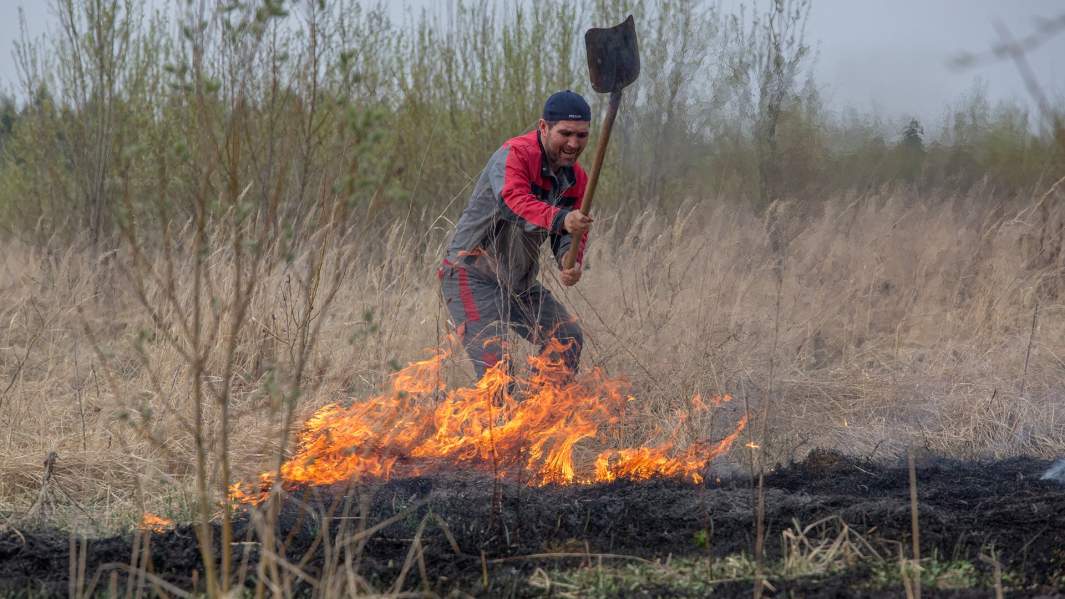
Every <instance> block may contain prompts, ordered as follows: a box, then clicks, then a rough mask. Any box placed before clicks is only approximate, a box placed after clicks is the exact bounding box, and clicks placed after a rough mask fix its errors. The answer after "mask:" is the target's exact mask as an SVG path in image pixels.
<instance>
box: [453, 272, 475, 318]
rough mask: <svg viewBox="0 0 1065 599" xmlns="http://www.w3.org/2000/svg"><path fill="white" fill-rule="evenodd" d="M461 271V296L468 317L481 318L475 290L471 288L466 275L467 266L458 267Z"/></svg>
mask: <svg viewBox="0 0 1065 599" xmlns="http://www.w3.org/2000/svg"><path fill="white" fill-rule="evenodd" d="M455 270H457V271H459V297H461V298H462V307H463V309H465V310H466V318H467V319H469V320H480V319H481V313H480V312H478V311H477V302H475V301H473V291H471V290H470V279H469V278H468V277H467V276H466V269H465V268H456V269H455Z"/></svg>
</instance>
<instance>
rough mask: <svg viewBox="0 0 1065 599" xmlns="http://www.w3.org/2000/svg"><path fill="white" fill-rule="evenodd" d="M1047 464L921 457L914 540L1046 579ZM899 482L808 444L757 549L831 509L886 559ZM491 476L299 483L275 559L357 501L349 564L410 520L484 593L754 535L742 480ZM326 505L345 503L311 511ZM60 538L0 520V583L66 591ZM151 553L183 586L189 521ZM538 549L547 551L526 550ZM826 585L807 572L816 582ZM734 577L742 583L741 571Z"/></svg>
mask: <svg viewBox="0 0 1065 599" xmlns="http://www.w3.org/2000/svg"><path fill="white" fill-rule="evenodd" d="M1046 466H1047V463H1046V462H1043V461H1038V460H1033V459H1026V458H1019V459H1013V460H1009V461H1003V462H993V463H975V462H959V461H952V460H942V459H936V460H928V461H926V462H925V463H923V464H921V465H920V466H919V469H918V487H919V499H920V532H921V545H922V548H923V551H924V554H925V555H933V554H937V555H938V556H940V557H941V558H946V559H960V560H971V561H973V562H977V561H978V555H979V554H980V552H981V551H986V550H988V549H989V548H990V547H992V546H993V547H994V548H995V550H996V551H997V553H998V555H999V556H1000V559H1001V561H1002V562H1003V564H1004V566H1005V567H1006V568H1007V569H1008V570H1009V571H1010V572H1011V573H1013V575H1014V576H1017V577H1020V579H1021V580H1018V581H1017V582H1016V583H1015V584H1017V585H1018V586H1023V587H1027V588H1043V589H1050V588H1053V587H1054V586H1055V585H1056V584H1059V583H1061V582H1062V581H1063V580H1065V488H1062V487H1061V486H1060V485H1058V484H1056V483H1052V482H1047V481H1041V480H1039V475H1040V474H1041V473H1042V471H1043V470H1044V469H1045V468H1046ZM908 489H909V487H908V480H907V471H906V469H905V468H904V467H902V466H884V465H873V464H869V463H865V462H861V461H858V460H855V459H852V458H845V457H842V456H839V455H837V454H832V453H825V452H816V453H814V454H811V456H810V457H809V458H808V459H807V460H805V461H804V462H802V463H799V464H795V465H792V466H789V467H786V468H782V469H779V470H778V471H777V472H775V473H773V474H771V475H770V476H769V477H768V478H767V480H766V506H767V512H766V517H767V524H768V530H769V536H768V539H769V542H767V544H766V545H767V549H768V550H769V552H770V556H769V557H770V558H771V559H773V558H778V557H779V554H780V551H781V549H780V543H779V542H778V540H779V539H780V537H781V533H782V531H783V530H785V529H788V528H790V527H792V526H793V525H794V524H795V522H798V523H800V524H802V525H807V524H810V523H813V522H815V521H817V520H820V519H822V518H826V517H830V516H838V517H839V518H841V519H842V520H843V521H844V522H846V523H847V524H848V525H849V526H850V528H851V529H852V530H854V531H855V532H857V533H858V534H860V535H862V537H863V538H864V539H866V540H868V541H869V543H870V545H871V546H872V548H875V550H876V551H877V552H878V553H880V554H881V555H882V556H884V557H885V558H886V559H897V557H898V555H899V550H900V545H899V543H902V547H908V544H909V535H910V533H909V531H910V512H909V509H910V506H909V496H908ZM496 491H497V486H496V485H495V483H493V481H491V480H486V479H484V478H481V477H465V476H454V477H447V478H444V477H433V478H415V479H404V480H396V481H390V482H383V483H376V484H373V485H363V486H361V487H359V488H357V489H348V490H345V489H340V488H314V489H306V490H304V491H303V492H302V497H301V501H299V502H297V501H289V502H287V503H286V505H285V506H284V508H283V510H282V517H281V518H280V522H279V529H280V530H279V533H280V534H281V535H282V537H281V538H287V539H288V544H287V545H286V552H287V554H288V556H289V558H290V559H292V560H294V561H300V560H304V561H303V565H302V567H303V569H304V571H306V572H307V573H308V574H310V575H312V576H317V575H319V574H320V573H321V571H322V568H323V564H324V560H323V555H322V547H321V544H320V543H315V539H316V537H318V536H319V535H320V533H321V531H323V530H328V531H330V532H331V533H334V534H335V533H336V531H337V530H338V529H339V528H340V527H346V530H347V531H349V532H351V531H354V530H355V529H356V528H357V527H358V525H359V519H360V518H363V516H365V518H364V522H365V523H364V526H367V527H369V526H373V525H374V524H375V523H380V522H384V521H386V520H388V519H390V518H393V519H394V520H395V521H394V522H392V523H391V524H389V525H387V526H385V527H383V528H381V529H380V530H378V531H376V532H375V533H374V534H373V535H372V536H369V537H368V540H367V541H366V543H365V546H364V547H363V549H362V554H361V555H362V559H361V567H360V573H361V574H362V575H363V576H365V577H367V578H368V579H370V580H374V581H377V582H378V583H380V584H381V585H386V584H391V582H392V581H393V580H394V579H395V578H396V576H397V575H398V574H399V571H400V568H401V566H402V564H403V563H404V561H405V559H406V556H407V554H408V551H409V550H410V547H411V544H412V541H413V539H414V538H415V535H416V531H417V530H418V529H419V527H422V526H423V525H424V528H423V530H422V534H421V536H420V544H421V547H422V555H423V556H424V563H425V567H426V568H425V571H426V575H427V577H428V580H426V581H423V580H421V574H420V573H419V572H417V571H415V572H414V573H413V574H410V575H408V576H407V577H406V580H407V585H408V586H410V587H411V588H424V586H425V585H427V586H428V587H429V588H432V589H434V590H437V591H440V592H446V591H448V590H449V589H452V588H455V587H459V588H463V589H465V590H467V591H469V592H477V593H484V594H486V595H493V596H494V595H497V594H499V593H501V592H507V593H509V592H510V591H511V590H512V589H516V590H517V591H518V594H523V592H522V587H523V585H522V584H520V583H521V582H522V581H523V580H524V577H525V576H527V575H528V574H529V573H531V572H532V570H533V568H535V567H537V566H551V567H556V568H557V567H564V566H566V565H572V566H578V565H580V564H581V562H582V561H585V562H587V561H588V558H582V557H581V556H580V554H585V555H586V554H588V553H591V554H618V555H628V556H638V557H644V558H664V557H666V556H667V555H672V556H683V555H700V554H702V555H705V554H707V553H711V554H713V555H715V556H725V555H731V554H736V553H743V552H749V551H750V548H751V546H752V544H753V526H752V510H751V506H752V491H751V485H750V483H749V481H745V480H741V479H732V480H727V481H722V482H721V483H710V484H707V485H705V486H693V485H690V484H688V483H684V482H679V481H670V480H656V481H651V482H643V483H633V482H624V481H623V482H616V483H612V484H607V485H595V486H574V487H546V488H530V487H525V486H521V485H516V484H508V483H502V484H501V485H500V486H499V487H498V493H497V492H496ZM360 498H362V501H360ZM300 505H302V506H303V507H300ZM359 505H364V506H367V507H368V511H367V513H366V514H360V509H359V508H358V507H357V506H359ZM307 506H309V508H308V507H307ZM338 506H346V507H339V508H338ZM330 512H332V513H333V515H334V516H341V515H343V516H345V517H343V518H329V519H327V518H325V517H324V516H323V514H326V513H330ZM397 516H398V518H397ZM250 526H251V525H250V520H249V518H248V517H247V516H246V515H245V516H244V517H242V518H241V520H240V521H239V522H238V526H237V537H236V538H237V539H252V540H254V534H253V531H251V530H250ZM131 545H132V540H131V537H130V536H129V535H126V536H119V537H112V538H107V539H97V540H91V541H89V543H88V567H87V572H88V578H90V579H91V578H92V576H93V574H94V573H95V572H97V571H98V570H100V568H101V567H105V566H106V565H107V564H114V563H127V564H128V563H129V561H130V555H131ZM68 547H69V538H68V536H67V535H66V534H64V533H61V532H58V531H37V532H32V533H31V532H26V531H22V532H21V533H15V532H12V531H8V532H4V533H2V534H0V592H2V593H12V592H14V593H20V592H24V591H31V592H41V591H43V592H45V593H50V594H56V595H61V594H65V593H66V592H67V589H68V581H67V573H68V559H69V549H68ZM456 549H457V551H456ZM243 551H246V552H247V554H245V553H242V552H243ZM774 552H775V553H774ZM236 553H237V563H239V561H240V560H241V559H242V558H244V557H247V558H248V562H249V564H250V565H251V567H249V568H248V572H250V573H252V574H254V572H255V568H254V564H255V563H256V561H257V560H258V549H257V545H255V544H254V543H246V544H241V545H238V546H237V550H236ZM150 554H151V560H150V563H149V564H148V570H149V571H151V572H153V573H154V574H156V575H158V576H160V577H161V578H163V579H165V580H168V581H171V582H173V583H174V584H176V585H177V586H179V587H182V588H189V585H190V581H191V579H192V572H193V571H194V570H197V569H199V568H200V563H199V554H198V552H197V549H196V539H195V535H194V534H193V531H192V529H191V528H190V527H188V526H179V527H177V528H175V529H173V530H170V531H167V532H165V533H158V534H153V535H152V538H151V546H150ZM482 554H483V555H484V556H486V557H485V559H486V560H489V561H488V563H487V565H488V568H489V569H490V571H491V572H490V587H489V588H488V589H484V588H482V586H481V577H482V574H483V572H482V561H481V560H482ZM543 554H554V555H553V556H552V557H538V558H529V557H528V556H533V555H541V556H542V555H543ZM562 554H568V555H569V557H559V556H560V555H562ZM416 570H417V569H416ZM106 580H107V577H106V575H105V576H104V577H103V581H106ZM101 584H103V583H101ZM841 584H843V585H845V584H846V581H845V579H840V580H838V581H836V583H835V585H836V586H837V590H838V588H839V586H838V585H841ZM832 586H833V585H832V584H829V582H828V581H824V580H822V581H819V582H818V588H826V589H827V588H831V587H832ZM741 587H742V588H741ZM790 588H792V589H794V588H802V584H800V585H799V586H798V587H795V586H794V585H792V587H790ZM722 590H725V589H722ZM735 590H736V592H737V593H738V594H740V595H744V596H746V595H749V593H750V587H749V585H740V586H739V587H737V588H736V589H735ZM526 592H532V591H531V590H529V589H526ZM728 594H730V593H727V592H726V595H728Z"/></svg>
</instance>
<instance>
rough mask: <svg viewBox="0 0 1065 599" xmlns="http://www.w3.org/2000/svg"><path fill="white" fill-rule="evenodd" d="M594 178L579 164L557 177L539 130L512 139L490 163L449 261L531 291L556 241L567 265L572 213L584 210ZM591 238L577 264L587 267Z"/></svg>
mask: <svg viewBox="0 0 1065 599" xmlns="http://www.w3.org/2000/svg"><path fill="white" fill-rule="evenodd" d="M587 184H588V176H587V175H586V174H585V173H584V169H582V168H581V167H580V165H579V164H574V165H573V166H572V167H563V168H562V169H560V170H559V171H558V172H557V173H553V172H552V171H551V168H550V167H549V166H548V161H547V155H546V153H545V152H544V148H543V145H542V144H541V143H540V134H539V131H537V130H534V131H531V132H529V133H526V134H524V135H519V136H518V137H514V138H511V139H509V140H507V141H506V143H504V144H503V146H502V147H501V148H499V149H498V150H496V152H495V153H494V154H492V157H491V158H490V159H489V160H488V164H487V165H485V167H484V170H483V171H481V176H480V177H479V178H478V180H477V184H476V185H475V186H474V188H473V193H472V194H471V195H470V201H469V203H468V204H467V205H466V209H465V210H463V212H462V216H461V217H460V218H459V222H458V225H456V227H455V233H454V235H453V236H452V238H451V243H450V244H449V246H448V252H447V260H448V262H450V263H452V264H457V265H462V266H465V267H467V268H468V269H470V270H471V271H472V272H473V273H474V274H475V275H482V276H484V277H488V278H493V279H495V280H497V281H499V283H500V285H505V286H507V287H509V288H512V289H519V290H520V289H526V288H528V287H529V286H530V285H531V284H532V283H533V282H534V281H535V280H536V273H537V271H538V269H539V256H540V246H541V245H542V244H543V242H544V241H546V240H550V242H551V250H552V252H553V253H554V255H555V259H556V260H557V261H558V262H559V263H560V264H561V260H562V256H564V255H565V254H566V252H567V251H569V248H570V245H572V243H573V238H572V236H571V235H570V234H569V233H566V232H565V230H564V229H563V226H562V224H563V222H565V219H566V215H567V214H569V213H570V212H571V211H573V210H575V209H578V208H580V206H581V201H582V200H583V199H584V190H585V187H586V186H587ZM586 243H587V236H585V237H584V238H582V239H581V241H580V247H579V251H578V253H577V262H578V263H583V260H584V247H585V244H586Z"/></svg>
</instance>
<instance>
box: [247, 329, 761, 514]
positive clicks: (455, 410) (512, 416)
mask: <svg viewBox="0 0 1065 599" xmlns="http://www.w3.org/2000/svg"><path fill="white" fill-rule="evenodd" d="M564 349H565V346H563V345H562V344H561V343H559V342H558V341H554V342H552V343H551V344H549V346H548V348H547V349H546V350H545V352H544V353H543V354H541V355H540V356H534V357H531V358H530V359H529V366H530V368H529V374H528V375H526V376H524V377H516V376H512V375H511V374H509V373H508V370H509V369H508V367H507V364H506V363H505V362H500V363H499V364H496V365H495V366H494V367H492V368H490V369H489V370H488V371H487V372H486V373H485V375H484V376H483V377H482V378H481V380H480V381H478V382H477V383H476V385H475V386H474V387H462V388H455V389H448V388H447V386H446V384H445V383H444V377H443V376H442V373H441V368H442V366H443V362H444V359H445V358H446V357H447V353H446V352H443V351H438V352H436V353H435V354H434V355H433V356H432V357H430V358H429V359H426V360H422V361H419V362H414V363H412V364H410V365H409V366H407V367H406V368H404V369H403V370H401V371H399V372H397V373H396V374H395V375H393V376H392V378H391V382H390V383H391V384H390V389H389V390H388V391H387V392H385V393H383V394H381V395H378V396H375V397H371V398H370V399H368V400H365V401H359V402H356V403H354V404H353V405H351V406H350V407H342V406H340V405H338V404H330V405H327V406H324V407H322V408H321V409H319V410H318V411H317V412H316V413H315V414H314V415H313V416H311V417H310V418H309V419H308V420H307V421H306V422H305V423H304V425H303V430H302V431H301V432H300V433H299V437H298V442H297V450H296V453H295V455H294V456H292V458H291V459H289V460H288V461H286V462H285V463H284V464H282V466H281V470H280V473H281V479H282V481H283V484H282V486H283V487H284V488H290V487H294V486H299V485H304V484H315V485H328V484H333V483H338V482H342V481H351V480H358V479H360V478H365V477H370V478H378V479H389V478H392V477H398V476H417V475H422V474H429V473H433V472H439V471H446V470H452V471H453V470H454V469H456V468H466V469H473V470H480V471H483V472H487V473H491V474H494V475H495V476H498V477H502V478H507V479H510V480H515V481H522V482H525V483H527V484H530V485H537V486H539V485H547V484H583V483H594V482H609V481H613V480H617V479H631V480H646V479H650V478H654V477H679V478H684V479H687V480H690V481H692V482H695V483H699V482H702V480H703V478H702V474H701V472H702V471H703V469H704V468H705V467H706V465H707V464H708V463H709V462H710V460H712V459H713V458H715V457H717V456H718V455H721V454H722V453H725V452H727V451H728V450H729V448H730V447H731V446H732V444H733V443H734V442H735V441H736V439H737V438H738V437H739V435H740V432H741V431H742V430H743V429H744V428H745V427H746V425H747V421H746V417H744V418H743V419H741V420H740V421H739V422H738V423H737V425H736V427H735V430H734V431H733V432H732V433H730V434H729V435H728V436H726V437H725V438H723V439H721V440H719V441H717V442H713V443H712V442H709V441H699V442H692V443H688V444H687V445H686V447H684V448H683V449H678V446H679V445H680V443H679V439H678V437H679V436H680V433H681V432H682V431H684V430H687V429H691V428H692V427H685V426H684V425H685V423H690V422H692V419H693V418H694V417H695V416H698V415H700V414H703V413H707V412H708V411H709V410H711V409H712V408H715V407H717V406H720V405H721V404H723V403H725V402H728V401H731V399H732V398H731V396H729V395H722V396H716V397H713V398H709V399H707V400H704V399H703V398H702V397H700V396H699V395H695V396H694V397H693V398H692V400H691V403H690V408H689V409H688V410H681V411H679V412H678V413H676V414H675V416H676V418H677V423H678V424H679V425H678V426H674V427H673V431H674V432H673V433H672V435H670V436H669V438H668V439H667V440H665V441H663V442H661V443H658V444H655V445H651V446H641V447H621V448H610V447H606V446H607V445H608V443H609V439H611V438H612V437H616V436H617V432H618V431H619V429H620V427H621V426H622V425H623V424H624V422H625V413H626V409H627V408H628V407H629V406H630V404H632V403H634V402H635V401H636V399H635V398H634V397H632V396H631V395H628V394H627V393H626V391H627V389H628V384H627V382H626V381H625V380H624V379H620V378H611V377H608V376H607V375H606V374H605V373H603V371H602V370H600V369H597V368H596V369H592V370H591V371H590V372H589V373H587V374H584V375H581V376H580V377H577V378H574V377H572V376H571V375H570V374H569V372H568V371H567V370H566V367H565V364H564V363H563V361H562V359H561V355H562V351H563V350H564ZM596 447H598V448H599V449H595V448H596ZM275 481H276V475H275V473H274V472H267V473H263V474H261V475H260V477H259V481H258V483H257V484H256V485H254V486H252V485H245V484H243V483H237V484H235V485H233V486H232V487H231V488H230V498H231V499H233V500H235V501H238V502H244V503H259V502H260V501H262V500H264V499H265V498H266V497H267V496H268V493H269V491H270V489H271V488H272V487H273V485H274V483H275Z"/></svg>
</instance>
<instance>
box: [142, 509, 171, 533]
mask: <svg viewBox="0 0 1065 599" xmlns="http://www.w3.org/2000/svg"><path fill="white" fill-rule="evenodd" d="M173 526H174V521H173V520H171V519H169V518H164V517H162V516H157V515H155V514H153V513H151V512H144V515H143V516H141V523H140V525H138V526H137V528H139V529H141V530H143V531H147V532H155V533H159V532H166V531H167V530H168V529H170V528H172V527H173Z"/></svg>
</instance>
